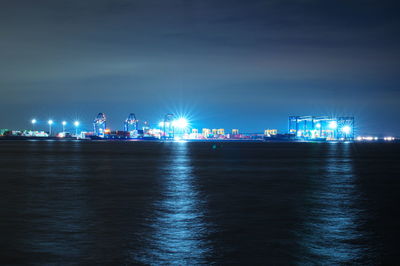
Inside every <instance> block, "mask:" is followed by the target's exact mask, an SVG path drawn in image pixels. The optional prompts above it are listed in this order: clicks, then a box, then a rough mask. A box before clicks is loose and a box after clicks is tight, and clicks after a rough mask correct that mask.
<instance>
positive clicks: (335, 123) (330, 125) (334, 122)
mask: <svg viewBox="0 0 400 266" xmlns="http://www.w3.org/2000/svg"><path fill="white" fill-rule="evenodd" d="M329 128H331V129H336V128H337V122H336V121H331V122H330V123H329Z"/></svg>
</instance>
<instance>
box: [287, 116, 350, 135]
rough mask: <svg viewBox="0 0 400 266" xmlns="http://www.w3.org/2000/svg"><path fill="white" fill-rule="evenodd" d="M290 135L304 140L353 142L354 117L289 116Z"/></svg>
mask: <svg viewBox="0 0 400 266" xmlns="http://www.w3.org/2000/svg"><path fill="white" fill-rule="evenodd" d="M288 127H289V134H292V135H295V137H296V138H297V139H303V140H353V139H354V117H331V116H289V124H288Z"/></svg>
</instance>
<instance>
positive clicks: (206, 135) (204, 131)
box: [201, 128, 211, 138]
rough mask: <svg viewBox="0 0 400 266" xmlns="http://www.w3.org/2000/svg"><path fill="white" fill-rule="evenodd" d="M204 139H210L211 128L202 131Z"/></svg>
mask: <svg viewBox="0 0 400 266" xmlns="http://www.w3.org/2000/svg"><path fill="white" fill-rule="evenodd" d="M201 133H202V135H203V137H205V138H208V137H209V136H210V134H211V130H210V129H209V128H203V129H202V131H201Z"/></svg>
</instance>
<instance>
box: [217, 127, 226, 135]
mask: <svg viewBox="0 0 400 266" xmlns="http://www.w3.org/2000/svg"><path fill="white" fill-rule="evenodd" d="M217 135H225V130H224V129H223V128H220V129H218V130H217Z"/></svg>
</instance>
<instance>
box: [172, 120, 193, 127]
mask: <svg viewBox="0 0 400 266" xmlns="http://www.w3.org/2000/svg"><path fill="white" fill-rule="evenodd" d="M172 125H173V126H174V127H177V128H186V127H187V126H188V125H189V123H188V121H187V120H186V119H185V118H183V117H182V118H179V119H177V120H174V121H172Z"/></svg>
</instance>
